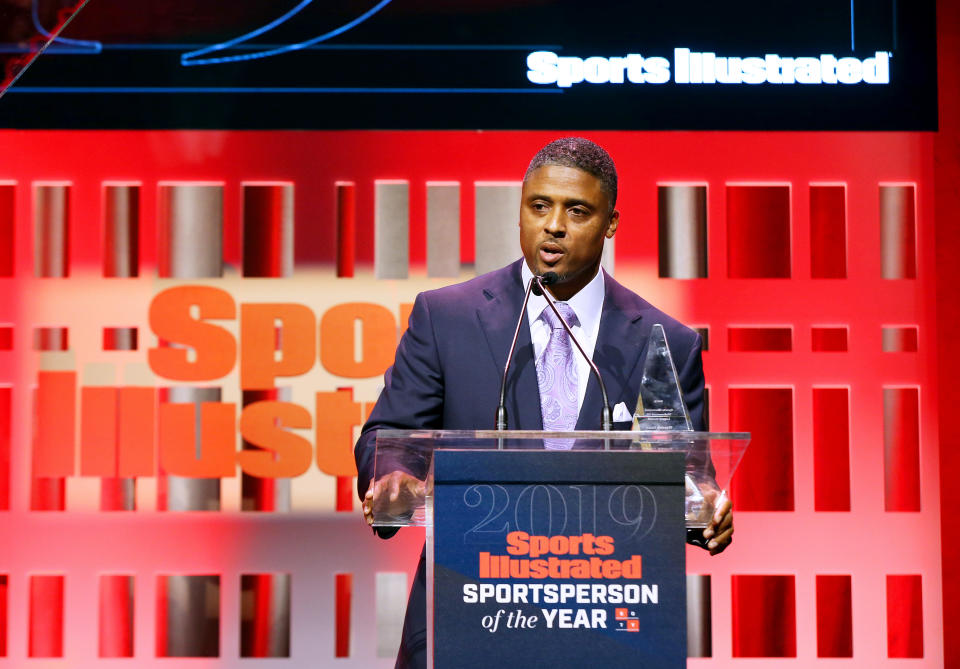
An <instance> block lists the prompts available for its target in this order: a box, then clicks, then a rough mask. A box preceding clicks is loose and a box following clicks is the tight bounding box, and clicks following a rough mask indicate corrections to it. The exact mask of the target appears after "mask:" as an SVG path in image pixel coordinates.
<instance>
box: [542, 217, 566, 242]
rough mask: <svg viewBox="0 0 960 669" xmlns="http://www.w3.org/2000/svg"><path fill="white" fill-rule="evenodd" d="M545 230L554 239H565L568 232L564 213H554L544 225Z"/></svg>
mask: <svg viewBox="0 0 960 669" xmlns="http://www.w3.org/2000/svg"><path fill="white" fill-rule="evenodd" d="M544 230H546V231H547V232H548V233H549V234H551V235H553V236H554V237H563V236H564V235H565V234H566V232H567V222H566V219H565V218H564V216H563V212H562V211H552V212H550V215H549V216H547V220H546V222H545V223H544Z"/></svg>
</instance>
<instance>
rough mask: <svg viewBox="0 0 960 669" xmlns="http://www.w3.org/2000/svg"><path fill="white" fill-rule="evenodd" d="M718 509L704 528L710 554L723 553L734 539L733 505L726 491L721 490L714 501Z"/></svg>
mask: <svg viewBox="0 0 960 669" xmlns="http://www.w3.org/2000/svg"><path fill="white" fill-rule="evenodd" d="M714 504H715V505H716V509H715V510H714V512H713V518H711V519H710V524H709V525H707V526H706V527H705V528H704V530H703V538H704V539H705V540H706V541H707V550H709V551H710V555H716V554H717V553H722V552H723V551H724V549H726V547H727V546H729V545H730V542H731V541H733V505H732V504H731V503H730V500H729V499H727V493H726V491H723V492H721V493H720V494H719V495H718V496H717V498H716V501H715V502H714Z"/></svg>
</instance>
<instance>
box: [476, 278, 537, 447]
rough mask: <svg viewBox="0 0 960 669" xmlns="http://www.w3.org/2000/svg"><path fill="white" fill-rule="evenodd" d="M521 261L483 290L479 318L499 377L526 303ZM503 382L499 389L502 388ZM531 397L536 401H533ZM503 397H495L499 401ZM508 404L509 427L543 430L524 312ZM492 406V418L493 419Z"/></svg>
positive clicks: (528, 327) (512, 369) (508, 392)
mask: <svg viewBox="0 0 960 669" xmlns="http://www.w3.org/2000/svg"><path fill="white" fill-rule="evenodd" d="M520 262H522V261H518V262H516V263H514V264H513V265H511V266H510V270H509V272H504V274H503V276H504V281H502V282H501V283H500V284H499V285H494V286H490V287H488V288H485V289H484V290H483V296H484V298H485V301H484V303H483V304H482V305H481V306H480V307H479V308H478V309H477V318H478V319H479V321H480V328H481V329H482V330H483V334H484V337H486V340H487V346H488V348H489V349H490V355H491V356H492V358H491V359H492V362H493V365H494V366H495V368H496V372H497V375H496V378H497V379H498V380H499V379H500V378H502V376H503V367H504V365H505V364H506V362H507V353H508V352H509V351H510V343H511V341H513V333H514V329H515V328H516V324H517V321H516V319H517V316H518V315H519V313H520V308H521V307H522V306H523V294H524V292H523V288H524V287H523V285H522V283H521V280H520ZM499 390H500V388H499V385H498V386H497V391H499ZM530 398H534V399H535V401H534V402H531V401H530ZM498 399H499V397H495V398H494V402H496V401H497V400H498ZM506 406H507V421H508V427H509V428H510V429H512V430H521V429H522V430H540V429H542V428H543V421H542V419H541V417H540V389H539V386H538V385H537V370H536V364H535V363H534V359H533V343H532V342H531V341H530V324H529V322H528V321H527V315H526V314H524V315H523V322H522V323H521V324H520V333H519V335H518V337H517V348H516V351H515V352H514V354H513V362H511V363H510V372H509V373H508V375H507V390H506ZM495 408H496V404H494V405H493V406H491V414H490V420H491V423H492V422H493V409H495Z"/></svg>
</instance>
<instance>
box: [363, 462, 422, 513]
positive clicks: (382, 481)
mask: <svg viewBox="0 0 960 669" xmlns="http://www.w3.org/2000/svg"><path fill="white" fill-rule="evenodd" d="M426 492H427V488H426V484H425V483H424V482H423V481H421V480H420V479H418V478H416V477H413V476H411V475H410V474H408V473H406V472H401V471H395V472H391V473H389V474H387V475H386V476H381V477H380V478H379V479H377V481H376V482H375V483H374V484H373V485H372V486H370V487H369V488H368V489H367V494H366V495H364V497H363V518H364V520H366V521H367V525H373V509H374V504H376V509H377V513H378V515H379V514H386V515H388V516H391V517H398V516H404V515H409V514H411V513H412V512H413V510H414V509H415V508H417V507H419V506H422V505H423V501H424V497H425V495H426Z"/></svg>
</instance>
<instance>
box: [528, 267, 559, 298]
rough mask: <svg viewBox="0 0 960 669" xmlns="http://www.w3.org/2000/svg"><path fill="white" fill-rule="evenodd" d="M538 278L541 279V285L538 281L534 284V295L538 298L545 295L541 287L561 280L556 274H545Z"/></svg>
mask: <svg viewBox="0 0 960 669" xmlns="http://www.w3.org/2000/svg"><path fill="white" fill-rule="evenodd" d="M538 278H539V279H540V281H539V283H538V282H537V281H534V282H533V294H534V295H536V296H537V297H540V296H541V295H543V291H542V290H541V289H540V286H541V285H544V286H549V285H551V284H554V283H556V282H557V281H559V280H560V275H559V274H557V273H556V272H545V273H544V274H541V275H540V276H539V277H538Z"/></svg>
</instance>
